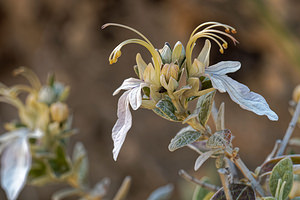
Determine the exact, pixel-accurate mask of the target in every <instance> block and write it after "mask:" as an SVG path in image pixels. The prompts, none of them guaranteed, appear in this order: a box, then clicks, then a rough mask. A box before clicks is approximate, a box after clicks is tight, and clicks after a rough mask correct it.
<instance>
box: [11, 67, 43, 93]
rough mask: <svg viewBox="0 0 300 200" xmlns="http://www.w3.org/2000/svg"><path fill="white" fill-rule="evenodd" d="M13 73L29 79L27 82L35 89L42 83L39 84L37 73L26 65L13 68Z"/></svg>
mask: <svg viewBox="0 0 300 200" xmlns="http://www.w3.org/2000/svg"><path fill="white" fill-rule="evenodd" d="M13 74H14V75H22V76H24V77H25V78H26V79H27V80H28V81H29V83H30V84H31V85H32V87H33V88H34V89H36V90H39V89H40V88H41V87H42V84H41V82H40V80H39V78H38V77H37V75H36V74H35V73H34V72H33V71H31V70H30V69H28V68H26V67H20V68H18V69H16V70H14V72H13Z"/></svg>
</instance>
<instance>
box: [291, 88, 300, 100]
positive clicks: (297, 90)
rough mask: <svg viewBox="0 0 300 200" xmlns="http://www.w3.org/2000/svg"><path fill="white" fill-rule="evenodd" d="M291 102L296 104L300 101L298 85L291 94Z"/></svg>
mask: <svg viewBox="0 0 300 200" xmlns="http://www.w3.org/2000/svg"><path fill="white" fill-rule="evenodd" d="M293 100H294V101H295V102H298V101H299V100H300V85H298V86H297V87H296V88H295V89H294V92H293Z"/></svg>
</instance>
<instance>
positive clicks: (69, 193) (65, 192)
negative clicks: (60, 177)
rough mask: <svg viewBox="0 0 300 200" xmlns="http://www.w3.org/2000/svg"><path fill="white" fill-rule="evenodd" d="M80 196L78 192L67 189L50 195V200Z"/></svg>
mask: <svg viewBox="0 0 300 200" xmlns="http://www.w3.org/2000/svg"><path fill="white" fill-rule="evenodd" d="M76 194H80V191H79V190H77V189H74V188H67V189H63V190H59V191H57V192H55V193H54V194H53V195H52V200H62V199H64V198H66V197H70V196H74V195H76Z"/></svg>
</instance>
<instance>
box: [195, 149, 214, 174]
mask: <svg viewBox="0 0 300 200" xmlns="http://www.w3.org/2000/svg"><path fill="white" fill-rule="evenodd" d="M215 152H216V150H211V151H207V152H205V153H203V154H201V155H200V156H199V157H198V158H197V160H196V162H195V166H194V170H195V171H197V170H198V169H199V168H200V167H201V166H202V164H203V163H204V162H205V161H206V160H207V159H209V158H210V157H211V156H212V155H213V154H214V153H215Z"/></svg>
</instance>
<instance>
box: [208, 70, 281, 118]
mask: <svg viewBox="0 0 300 200" xmlns="http://www.w3.org/2000/svg"><path fill="white" fill-rule="evenodd" d="M206 73H207V74H208V75H209V76H210V79H211V81H212V85H213V87H214V88H216V89H218V90H219V91H220V92H226V91H227V92H228V94H229V96H230V98H231V99H232V100H233V101H234V102H236V103H237V104H239V105H240V106H241V108H243V109H245V110H249V111H252V112H254V113H256V114H257V115H266V116H267V117H268V118H269V119H270V120H272V121H276V120H278V116H277V114H276V113H275V112H274V111H272V110H271V109H270V107H269V105H268V103H267V102H266V100H265V99H264V98H263V97H262V96H261V95H259V94H257V93H255V92H251V91H250V89H249V88H248V87H247V86H246V85H243V84H241V83H239V82H237V81H235V80H233V79H232V78H230V77H228V76H227V75H222V74H221V75H219V74H215V72H213V71H208V70H206ZM216 73H223V71H222V70H221V71H218V72H216Z"/></svg>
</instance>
